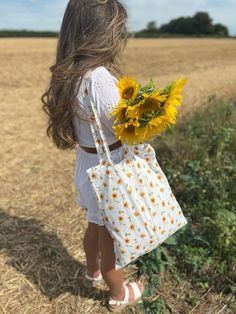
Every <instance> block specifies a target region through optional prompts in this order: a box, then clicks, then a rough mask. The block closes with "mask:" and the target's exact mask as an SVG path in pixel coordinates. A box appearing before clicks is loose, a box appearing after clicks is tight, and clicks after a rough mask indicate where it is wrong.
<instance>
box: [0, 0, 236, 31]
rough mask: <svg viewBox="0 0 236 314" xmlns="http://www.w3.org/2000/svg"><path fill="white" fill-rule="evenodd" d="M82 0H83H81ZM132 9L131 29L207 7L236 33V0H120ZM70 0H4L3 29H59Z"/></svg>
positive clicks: (0, 10) (0, 22)
mask: <svg viewBox="0 0 236 314" xmlns="http://www.w3.org/2000/svg"><path fill="white" fill-rule="evenodd" d="M78 1H79V0H78ZM120 1H121V2H122V3H123V4H124V6H125V7H126V9H127V11H128V16H129V23H128V27H129V30H130V31H137V30H141V29H143V28H145V27H146V25H147V23H148V22H149V21H152V20H154V21H156V23H157V26H160V25H162V24H164V23H168V22H169V21H170V20H171V19H174V18H177V17H179V16H192V15H193V14H195V13H196V12H197V11H207V12H208V13H209V14H210V16H211V17H212V18H213V23H222V24H224V25H226V26H227V27H228V28H229V30H230V34H231V35H236V0H120ZM67 3H68V0H0V29H30V30H51V31H59V29H60V25H61V22H62V17H63V13H64V10H65V8H66V5H67Z"/></svg>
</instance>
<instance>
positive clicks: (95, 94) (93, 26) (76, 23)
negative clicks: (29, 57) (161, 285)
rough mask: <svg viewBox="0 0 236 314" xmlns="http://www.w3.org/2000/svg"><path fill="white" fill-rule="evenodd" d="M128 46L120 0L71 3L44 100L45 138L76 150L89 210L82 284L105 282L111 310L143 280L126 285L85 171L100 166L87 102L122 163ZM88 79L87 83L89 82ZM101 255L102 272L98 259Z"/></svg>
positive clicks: (82, 199) (137, 292)
mask: <svg viewBox="0 0 236 314" xmlns="http://www.w3.org/2000/svg"><path fill="white" fill-rule="evenodd" d="M126 43H127V12H126V10H125V8H124V7H123V6H122V4H121V3H120V2H119V1H117V0H70V1H69V3H68V5H67V8H66V11H65V14H64V18H63V22H62V26H61V30H60V34H59V39H58V46H57V56H56V63H55V65H54V66H52V67H51V72H52V77H51V81H50V86H49V89H48V91H47V92H46V93H45V94H44V95H43V96H42V101H43V104H44V105H43V110H44V111H45V112H46V113H47V114H48V115H49V126H48V128H47V135H48V136H49V137H51V138H52V140H53V142H54V144H55V145H56V146H57V147H58V148H59V149H62V150H65V149H73V148H75V147H77V154H76V167H75V175H74V178H75V183H76V186H77V189H78V197H77V203H78V205H79V206H80V207H84V208H87V219H88V227H87V230H86V232H85V235H84V239H83V246H84V250H85V255H86V262H87V271H86V273H85V278H84V284H85V285H86V286H88V282H97V281H100V280H105V282H106V284H107V285H108V287H109V292H110V299H109V309H110V310H111V311H117V312H118V311H120V310H121V308H123V307H125V306H127V305H129V304H132V303H134V302H135V301H136V302H137V300H138V299H140V297H141V295H142V293H143V290H144V286H143V284H142V282H141V281H135V282H131V283H128V284H125V283H124V281H123V280H124V269H120V270H118V271H116V270H115V254H114V247H113V239H112V238H111V236H110V233H109V232H108V230H107V229H106V227H105V225H104V223H103V219H102V217H101V214H100V212H99V209H98V206H97V202H96V198H95V194H94V193H93V191H92V188H91V186H90V182H89V180H88V178H87V173H86V170H87V169H88V168H90V167H92V166H95V165H98V164H99V159H98V156H97V154H96V148H95V144H94V140H93V137H92V133H91V129H90V125H89V121H88V114H89V111H88V106H87V102H88V101H89V99H90V98H91V99H93V101H94V103H95V104H96V106H97V110H98V113H99V115H100V120H101V122H102V126H103V130H104V133H105V136H106V139H107V142H108V145H109V149H110V151H111V155H112V158H113V161H114V162H115V163H116V162H120V161H121V160H122V159H123V157H124V156H123V147H122V144H121V142H120V141H117V139H115V137H114V133H113V129H112V124H113V121H114V119H113V118H111V115H110V113H111V111H112V110H113V109H114V106H116V105H117V104H118V102H119V97H120V96H119V90H118V87H117V85H116V83H117V79H116V77H115V76H113V75H112V73H111V71H112V70H114V71H115V72H117V73H118V74H120V71H119V68H118V61H117V60H118V58H119V57H120V54H121V52H122V51H123V49H124V47H125V46H126ZM85 78H86V80H85ZM99 252H101V269H100V268H99V263H98V255H99Z"/></svg>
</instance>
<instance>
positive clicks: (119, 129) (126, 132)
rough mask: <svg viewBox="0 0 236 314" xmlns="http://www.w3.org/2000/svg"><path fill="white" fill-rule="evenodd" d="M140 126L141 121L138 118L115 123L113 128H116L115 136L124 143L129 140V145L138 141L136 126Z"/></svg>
mask: <svg viewBox="0 0 236 314" xmlns="http://www.w3.org/2000/svg"><path fill="white" fill-rule="evenodd" d="M138 126H139V122H138V120H136V119H129V120H128V121H126V122H124V123H122V124H119V125H113V126H112V128H113V129H114V130H115V132H114V133H115V137H116V138H118V139H120V140H121V142H122V144H124V143H125V142H127V143H128V144H129V145H132V144H135V143H137V141H138V136H137V135H136V132H135V130H136V128H137V127H138Z"/></svg>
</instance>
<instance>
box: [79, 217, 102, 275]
mask: <svg viewBox="0 0 236 314" xmlns="http://www.w3.org/2000/svg"><path fill="white" fill-rule="evenodd" d="M98 245H99V243H98V225H97V224H95V223H92V222H88V227H87V229H86V231H85V234H84V238H83V247H84V251H85V255H86V262H87V273H88V275H89V276H92V277H97V276H98V275H99V273H100V269H99V261H98V254H99V247H98Z"/></svg>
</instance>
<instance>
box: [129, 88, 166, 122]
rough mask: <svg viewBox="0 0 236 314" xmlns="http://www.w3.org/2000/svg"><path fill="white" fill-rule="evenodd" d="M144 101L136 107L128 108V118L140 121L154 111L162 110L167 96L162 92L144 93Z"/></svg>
mask: <svg viewBox="0 0 236 314" xmlns="http://www.w3.org/2000/svg"><path fill="white" fill-rule="evenodd" d="M142 98H143V99H142V100H141V101H140V102H139V103H137V104H135V105H134V106H128V107H127V110H126V117H127V118H137V119H140V118H141V117H142V116H143V115H145V114H147V113H149V112H151V111H152V110H160V109H161V107H160V105H161V103H162V102H164V101H165V99H166V96H165V95H163V94H162V91H161V90H160V91H154V92H152V93H149V94H148V93H144V94H143V96H142Z"/></svg>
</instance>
